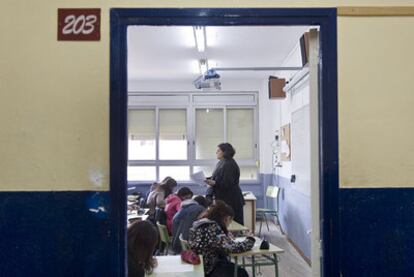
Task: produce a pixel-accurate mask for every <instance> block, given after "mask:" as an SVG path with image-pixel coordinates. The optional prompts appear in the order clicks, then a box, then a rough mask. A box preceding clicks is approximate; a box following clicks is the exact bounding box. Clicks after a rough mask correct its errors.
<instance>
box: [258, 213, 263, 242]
mask: <svg viewBox="0 0 414 277" xmlns="http://www.w3.org/2000/svg"><path fill="white" fill-rule="evenodd" d="M262 224H263V217H262V219H261V220H260V228H259V237H260V235H261V234H262Z"/></svg>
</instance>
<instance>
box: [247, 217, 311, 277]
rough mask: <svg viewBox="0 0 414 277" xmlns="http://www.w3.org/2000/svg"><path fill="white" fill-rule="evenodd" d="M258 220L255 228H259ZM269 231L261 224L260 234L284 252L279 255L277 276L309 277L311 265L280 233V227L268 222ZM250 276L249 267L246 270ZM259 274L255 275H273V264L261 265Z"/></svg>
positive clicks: (268, 276) (271, 276)
mask: <svg viewBox="0 0 414 277" xmlns="http://www.w3.org/2000/svg"><path fill="white" fill-rule="evenodd" d="M259 224H260V222H258V224H257V226H256V230H259ZM269 228H270V231H268V230H267V228H266V225H263V226H262V236H263V235H265V236H266V238H267V239H268V240H269V241H270V243H272V244H274V245H276V246H278V247H280V248H282V249H284V250H285V252H284V253H283V254H281V255H278V257H279V277H310V276H311V275H312V272H311V267H310V266H309V265H308V264H307V263H306V262H305V261H304V260H303V258H302V257H301V256H300V255H299V253H298V252H297V251H296V249H295V248H293V246H292V245H291V244H290V243H289V242H288V241H287V239H286V237H285V236H284V235H282V234H281V232H280V229H279V228H278V227H276V225H275V224H273V223H270V224H269ZM247 271H248V272H249V275H250V276H252V272H251V269H250V268H249V269H248V270H247ZM260 272H261V275H260V274H256V276H262V277H273V276H275V271H274V267H273V266H262V267H261V268H260Z"/></svg>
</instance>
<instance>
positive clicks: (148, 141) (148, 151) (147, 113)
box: [128, 109, 155, 160]
mask: <svg viewBox="0 0 414 277" xmlns="http://www.w3.org/2000/svg"><path fill="white" fill-rule="evenodd" d="M128 159H129V160H155V110H146V109H144V110H130V111H129V112H128Z"/></svg>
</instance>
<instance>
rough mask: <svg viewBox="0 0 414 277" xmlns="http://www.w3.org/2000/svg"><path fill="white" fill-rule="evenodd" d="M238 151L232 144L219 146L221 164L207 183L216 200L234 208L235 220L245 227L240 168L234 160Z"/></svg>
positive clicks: (218, 157)
mask: <svg viewBox="0 0 414 277" xmlns="http://www.w3.org/2000/svg"><path fill="white" fill-rule="evenodd" d="M235 154H236V151H235V150H234V148H233V146H232V145H231V144H230V143H221V144H219V145H218V146H217V151H216V157H217V159H218V160H219V162H218V163H217V165H216V168H215V170H214V172H213V175H212V176H211V178H208V179H207V180H206V181H205V182H206V183H207V185H209V186H210V188H211V189H212V191H213V194H214V196H215V199H217V200H223V201H224V202H226V204H228V205H229V206H231V207H232V208H233V211H234V220H235V221H237V222H238V223H240V224H242V225H243V205H244V199H243V194H242V191H241V189H240V186H239V180H240V168H239V166H238V165H237V163H236V161H235V160H234V159H233V157H234V155H235Z"/></svg>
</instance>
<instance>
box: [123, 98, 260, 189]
mask: <svg viewBox="0 0 414 277" xmlns="http://www.w3.org/2000/svg"><path fill="white" fill-rule="evenodd" d="M161 100H162V101H161ZM128 101H129V111H128V142H129V143H128V159H129V160H128V181H130V182H139V181H143V182H149V181H150V182H153V181H159V180H162V179H163V178H165V177H166V176H172V177H173V178H175V179H176V180H177V181H190V174H191V173H194V172H197V171H203V172H204V174H205V175H206V176H210V175H211V174H212V172H213V170H214V167H215V164H216V163H217V160H216V155H215V153H216V148H217V145H218V144H219V143H221V142H225V141H227V142H230V143H231V144H232V145H233V146H234V148H235V149H236V156H235V158H236V160H237V163H238V164H239V166H240V179H241V181H243V180H245V181H246V180H248V181H257V178H258V174H257V173H258V167H257V165H256V159H257V157H258V145H257V141H258V138H257V135H255V134H257V132H255V130H256V128H257V116H256V108H257V107H256V103H257V95H256V94H255V93H250V94H246V93H243V94H241V93H240V94H226V93H220V94H217V93H216V94H214V93H212V94H209V93H180V94H179V95H174V94H168V95H162V96H160V95H159V94H130V95H129V99H128Z"/></svg>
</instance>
